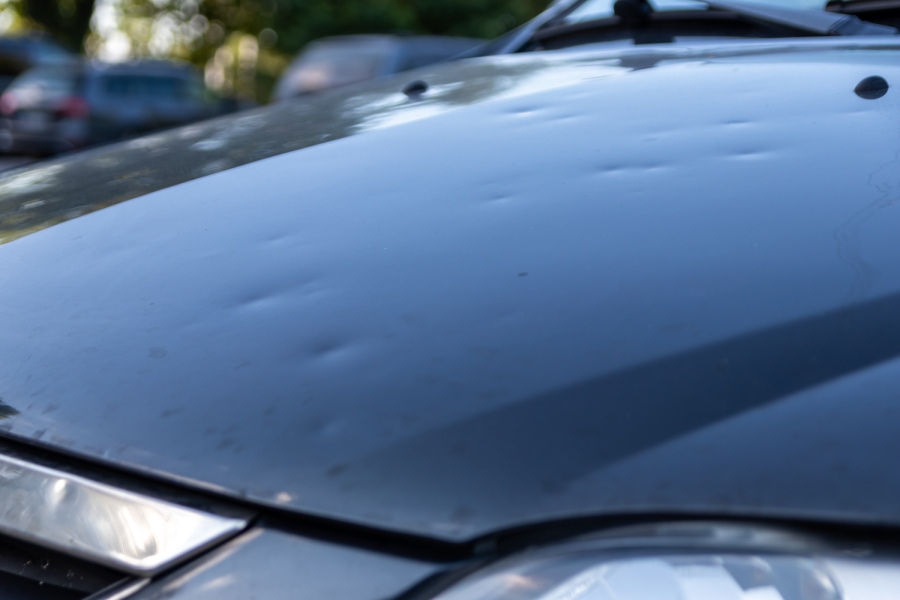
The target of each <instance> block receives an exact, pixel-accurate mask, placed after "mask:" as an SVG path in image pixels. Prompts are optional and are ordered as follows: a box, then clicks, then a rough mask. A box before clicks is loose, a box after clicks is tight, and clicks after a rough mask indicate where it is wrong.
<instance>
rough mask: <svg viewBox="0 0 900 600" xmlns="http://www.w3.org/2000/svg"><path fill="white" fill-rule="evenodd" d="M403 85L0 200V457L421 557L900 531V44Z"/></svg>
mask: <svg viewBox="0 0 900 600" xmlns="http://www.w3.org/2000/svg"><path fill="white" fill-rule="evenodd" d="M871 75H880V76H883V77H884V78H885V79H887V81H888V82H889V83H890V84H892V85H893V86H894V87H893V88H891V89H890V91H889V92H888V93H887V95H885V96H884V97H882V98H880V99H876V100H866V99H862V98H860V97H859V96H857V95H856V94H855V93H854V88H855V87H856V85H857V84H858V83H859V82H860V80H862V79H863V78H865V77H868V76H871ZM417 77H422V78H423V79H425V80H426V81H428V82H429V83H430V84H431V89H430V90H429V92H428V93H427V94H426V96H425V97H424V98H423V99H421V100H418V101H414V100H409V99H407V98H406V97H405V96H403V95H402V94H400V93H399V91H398V90H399V87H400V86H401V85H402V84H403V83H404V82H405V81H404V80H393V81H390V82H387V83H383V84H379V86H380V87H378V88H354V89H350V90H347V91H343V92H339V93H335V94H331V95H328V96H324V97H322V98H320V99H317V100H314V101H312V102H311V103H309V104H304V103H296V104H289V105H285V106H282V107H278V108H274V109H270V110H263V111H258V112H255V113H249V114H245V115H238V116H236V117H233V118H231V119H226V120H221V121H216V122H212V123H210V124H205V125H198V126H194V127H193V128H188V129H183V130H178V131H175V132H171V133H168V134H163V135H158V136H155V137H151V138H143V139H141V140H138V141H135V142H131V143H129V144H126V145H121V146H115V147H111V148H109V149H105V150H102V151H95V152H93V153H89V154H85V155H82V156H76V157H72V158H70V159H65V160H59V161H54V162H48V163H44V164H42V165H41V166H38V167H36V168H34V169H31V170H26V171H21V172H18V173H14V174H12V175H9V176H7V177H6V178H5V179H3V180H0V193H2V200H0V207H2V212H0V220H2V224H3V227H4V231H5V232H6V234H5V235H6V236H7V239H8V240H12V239H13V238H17V237H18V239H15V240H14V241H11V243H7V244H5V245H2V246H0V266H2V269H0V306H2V307H3V310H2V313H0V396H2V400H3V403H4V406H2V407H0V408H2V409H3V412H4V414H6V415H8V417H7V418H6V419H5V420H4V421H3V422H2V428H3V432H4V435H7V436H11V437H15V438H20V439H27V440H30V441H32V442H36V443H40V444H46V445H49V446H51V447H53V448H55V449H59V450H63V451H65V452H69V453H75V454H78V455H81V456H85V457H89V458H92V459H97V460H101V461H105V462H108V463H113V464H117V465H120V466H124V467H127V468H129V469H135V470H138V471H140V472H145V473H152V474H155V475H160V476H163V477H166V478H170V479H174V480H177V481H181V482H184V483H187V484H190V485H196V486H200V487H203V488H206V489H212V490H217V491H220V492H223V493H225V494H228V495H232V496H240V497H242V498H246V499H250V500H252V501H254V502H259V503H263V504H268V505H274V506H279V507H283V508H287V509H290V510H295V511H298V512H303V513H307V514H314V515H323V516H328V517H331V518H335V519H343V520H347V521H350V522H355V523H362V524H367V525H372V526H375V527H380V528H385V529H390V530H397V531H404V532H409V533H416V534H422V535H428V536H433V537H438V538H444V539H465V538H469V537H472V536H476V535H479V534H482V533H485V532H487V531H491V530H496V529H499V528H504V527H510V526H515V525H522V524H527V523H534V522H537V521H541V520H545V519H556V518H567V517H575V516H584V515H621V514H635V513H648V514H650V513H667V514H672V513H694V514H709V513H714V514H716V515H741V516H774V517H786V518H791V517H802V518H809V519H830V520H838V521H846V522H849V521H853V522H856V521H859V522H870V523H892V524H895V525H900V501H898V499H900V471H898V470H897V469H896V459H897V457H898V456H900V436H898V435H897V434H896V429H897V423H898V422H900V421H898V419H900V361H898V360H897V357H898V356H900V234H898V232H900V207H898V206H897V205H896V203H897V201H898V200H900V94H898V90H897V88H896V86H897V85H900V48H896V47H895V48H894V49H892V48H891V47H890V46H889V44H887V43H886V42H885V43H884V44H881V45H880V46H879V45H870V46H868V47H867V46H865V45H863V44H862V43H861V42H859V41H851V42H834V41H829V40H825V41H812V42H787V43H780V44H768V45H766V44H747V45H745V46H740V47H738V46H733V45H732V46H723V47H721V48H718V49H716V48H715V47H706V48H700V49H696V50H694V51H688V50H684V49H672V50H660V49H653V48H649V49H645V50H631V51H628V52H625V53H624V54H621V55H618V54H610V53H598V52H593V53H592V52H591V51H584V52H581V53H578V54H575V53H559V54H544V55H539V54H536V55H530V56H512V57H504V58H497V59H482V60H475V61H470V62H468V63H461V64H459V65H456V66H451V67H447V68H444V69H443V70H440V69H435V70H434V71H433V72H429V73H425V74H419V75H417ZM290 115H294V116H295V117H296V119H293V120H292V119H291V118H289V117H290ZM303 115H305V116H303ZM337 138H340V139H337ZM322 141H328V143H319V142H322ZM303 146H306V148H304V149H301V150H297V151H293V152H288V153H284V154H280V153H282V152H285V151H286V150H291V149H292V148H300V147H303ZM279 154H280V155H279ZM266 156H268V157H269V158H265V157H266ZM259 158H265V159H264V160H258V161H257V162H253V163H252V164H247V165H244V166H239V167H236V168H232V169H230V170H225V171H224V172H219V173H216V174H214V175H210V176H208V177H203V178H200V179H196V180H193V181H189V182H187V183H183V184H180V185H175V186H174V187H168V188H167V189H163V190H161V191H156V192H153V193H150V194H147V195H144V196H143V197H140V198H138V199H134V200H130V201H128V202H122V203H119V204H117V205H115V206H111V207H109V208H106V209H104V210H99V211H97V212H93V213H92V214H89V215H86V216H82V217H81V218H78V219H73V220H68V221H67V222H64V223H61V224H58V225H56V226H53V227H49V228H46V226H47V225H48V224H52V223H57V222H59V221H64V220H66V219H71V217H73V216H77V215H79V214H82V213H85V212H90V211H94V210H96V209H97V208H101V207H103V206H107V205H111V204H115V203H116V202H119V201H121V200H124V199H127V198H130V197H132V196H137V195H140V194H141V193H143V191H144V190H153V189H157V188H162V187H165V186H168V185H171V184H174V183H178V181H180V180H185V179H191V178H193V177H197V176H198V175H199V174H202V173H203V172H215V171H221V170H222V169H225V168H227V167H229V166H232V165H233V164H237V163H241V162H248V161H253V160H256V159H259ZM216 161H219V162H218V163H216ZM204 169H206V171H204ZM38 230H40V231H38ZM30 232H35V233H33V234H32V235H24V234H27V233H30Z"/></svg>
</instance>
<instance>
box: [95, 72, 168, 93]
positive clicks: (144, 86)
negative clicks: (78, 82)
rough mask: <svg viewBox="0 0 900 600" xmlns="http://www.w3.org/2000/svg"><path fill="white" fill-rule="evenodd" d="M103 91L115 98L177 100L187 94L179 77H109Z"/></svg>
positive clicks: (105, 80) (106, 78)
mask: <svg viewBox="0 0 900 600" xmlns="http://www.w3.org/2000/svg"><path fill="white" fill-rule="evenodd" d="M103 90H104V91H105V92H106V93H107V94H108V95H110V96H114V97H117V98H118V97H129V98H134V97H142V98H176V97H180V96H183V95H184V93H185V82H184V80H182V79H180V78H177V77H158V76H145V75H109V76H107V77H105V78H104V82H103Z"/></svg>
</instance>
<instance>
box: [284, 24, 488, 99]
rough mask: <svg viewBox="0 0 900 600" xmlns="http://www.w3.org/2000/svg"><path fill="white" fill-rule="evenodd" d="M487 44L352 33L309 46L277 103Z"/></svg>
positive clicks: (291, 69)
mask: <svg viewBox="0 0 900 600" xmlns="http://www.w3.org/2000/svg"><path fill="white" fill-rule="evenodd" d="M483 43H484V42H483V41H482V40H475V39H470V38H454V37H438V36H412V37H397V36H390V35H350V36H341V37H331V38H324V39H321V40H318V41H315V42H312V43H310V44H309V45H308V46H307V47H306V49H305V50H304V51H303V52H301V53H300V55H299V56H297V58H296V59H295V60H294V62H293V63H291V65H290V66H289V67H288V68H287V70H286V71H285V72H284V74H283V75H282V76H281V79H280V80H279V81H278V84H277V85H276V87H275V94H274V96H273V99H274V100H284V99H285V98H290V97H292V96H300V95H303V94H308V93H311V92H318V91H321V90H325V89H329V88H333V87H338V86H341V85H347V84H350V83H357V82H359V81H365V80H367V79H374V78H375V77H379V76H382V75H390V74H391V73H399V72H401V71H408V70H410V69H415V68H418V67H424V66H426V65H430V64H434V63H436V62H440V61H443V60H447V59H449V58H452V57H454V56H456V55H458V54H461V53H464V52H467V51H469V50H471V49H473V48H475V47H477V46H479V45H480V44H483Z"/></svg>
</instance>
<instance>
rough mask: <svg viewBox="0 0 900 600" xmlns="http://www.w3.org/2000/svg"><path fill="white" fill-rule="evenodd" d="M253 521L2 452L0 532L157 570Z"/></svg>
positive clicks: (113, 563)
mask: <svg viewBox="0 0 900 600" xmlns="http://www.w3.org/2000/svg"><path fill="white" fill-rule="evenodd" d="M245 526H246V522H245V521H243V520H240V519H229V518H224V517H220V516H217V515H212V514H206V513H201V512H199V511H196V510H193V509H189V508H185V507H182V506H177V505H174V504H170V503H168V502H162V501H160V500H156V499H153V498H148V497H145V496H141V495H138V494H134V493H132V492H127V491H123V490H119V489H116V488H113V487H110V486H107V485H104V484H100V483H96V482H93V481H90V480H87V479H83V478H81V477H77V476H74V475H71V474H68V473H64V472H62V471H56V470H53V469H48V468H46V467H43V466H38V465H35V464H31V463H27V462H24V461H21V460H18V459H14V458H10V457H5V456H0V532H2V533H4V534H6V535H9V536H11V537H14V538H18V539H21V540H24V541H28V542H32V543H35V544H38V545H41V546H45V547H48V548H52V549H55V550H60V551H62V552H66V553H69V554H72V555H75V556H79V557H81V558H85V559H88V560H92V561H96V562H98V563H101V564H104V565H106V566H109V567H113V568H118V569H121V570H123V571H126V572H129V573H137V574H151V573H154V572H156V571H159V570H160V569H163V568H165V567H167V566H170V565H171V564H173V563H174V562H176V561H178V560H179V559H183V558H184V557H185V556H187V555H190V554H191V553H193V552H195V551H197V550H199V549H202V548H204V547H207V546H208V545H209V544H212V543H214V542H216V541H219V540H221V539H223V538H225V537H228V536H230V535H232V534H234V533H236V532H238V531H240V530H241V529H243V528H244V527H245Z"/></svg>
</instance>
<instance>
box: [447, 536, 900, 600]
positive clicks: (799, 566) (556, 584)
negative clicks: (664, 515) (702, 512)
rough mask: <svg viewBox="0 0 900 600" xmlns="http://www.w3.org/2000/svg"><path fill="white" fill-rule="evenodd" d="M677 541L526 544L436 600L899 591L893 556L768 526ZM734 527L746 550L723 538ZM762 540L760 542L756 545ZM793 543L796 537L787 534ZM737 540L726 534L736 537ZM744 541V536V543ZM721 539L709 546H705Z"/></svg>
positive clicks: (619, 599)
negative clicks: (802, 538)
mask: <svg viewBox="0 0 900 600" xmlns="http://www.w3.org/2000/svg"><path fill="white" fill-rule="evenodd" d="M709 531H710V532H711V533H712V535H711V536H710V537H707V538H706V540H704V541H700V542H699V543H698V541H699V540H700V538H698V537H697V536H688V537H687V538H684V539H683V540H682V542H681V546H682V547H681V548H680V549H672V548H671V546H672V543H673V542H674V543H675V544H678V540H677V539H675V538H672V537H666V536H663V538H653V537H649V538H647V537H645V538H641V539H640V540H638V539H630V540H629V539H628V538H623V539H621V540H619V542H618V543H610V540H609V539H599V540H588V541H582V542H578V543H575V544H569V545H565V546H558V547H556V548H549V549H545V550H540V551H535V552H529V553H526V554H523V555H520V556H518V557H512V558H510V559H506V560H504V561H501V562H499V563H497V564H495V565H493V566H491V567H489V568H487V569H485V570H483V571H480V572H478V573H476V574H475V575H473V576H470V577H468V578H466V579H464V580H462V581H461V582H459V583H458V584H457V585H455V586H453V587H452V588H451V589H449V590H447V591H445V592H443V593H441V594H439V595H438V596H437V597H436V598H435V600H857V599H858V600H874V599H878V600H881V599H884V600H887V599H888V598H892V599H897V598H900V563H891V562H878V561H873V560H860V559H854V558H841V557H840V556H839V553H837V552H836V553H835V554H832V555H831V556H829V555H828V553H827V551H826V552H823V553H821V554H819V552H818V551H817V549H815V548H812V549H811V550H812V551H811V552H810V554H808V555H805V556H804V555H800V554H795V553H794V552H792V551H791V550H792V549H793V548H789V549H788V550H787V551H784V550H782V551H779V550H778V549H772V548H771V542H772V541H773V540H774V538H773V537H772V536H771V535H768V532H762V535H760V532H758V531H752V530H747V529H744V528H722V527H717V528H713V529H710V530H709ZM729 532H731V533H738V534H739V536H738V537H741V538H742V543H740V544H736V545H737V546H744V547H745V549H740V548H737V549H734V548H733V546H734V545H735V544H733V543H722V542H723V539H722V538H723V535H722V534H723V533H725V535H724V537H725V538H728V537H729V535H728V533H729ZM761 540H765V541H766V543H759V542H760V541H761ZM784 540H785V541H788V542H789V543H787V544H786V545H787V546H789V547H795V546H796V544H795V543H794V542H796V540H793V539H789V538H784ZM733 541H734V540H732V542H733ZM746 542H750V543H746ZM715 545H720V546H732V548H728V547H723V548H721V550H719V551H712V550H711V549H709V548H708V547H709V546H715Z"/></svg>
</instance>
